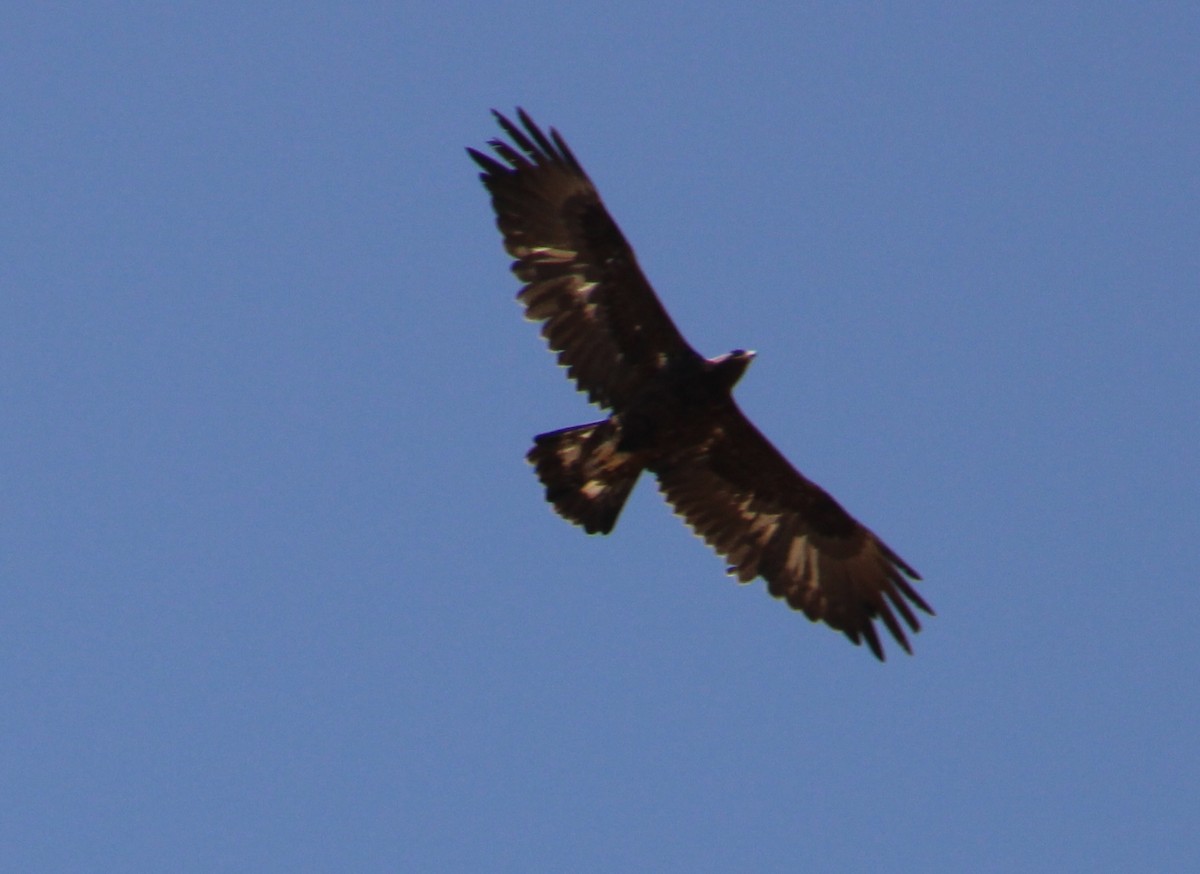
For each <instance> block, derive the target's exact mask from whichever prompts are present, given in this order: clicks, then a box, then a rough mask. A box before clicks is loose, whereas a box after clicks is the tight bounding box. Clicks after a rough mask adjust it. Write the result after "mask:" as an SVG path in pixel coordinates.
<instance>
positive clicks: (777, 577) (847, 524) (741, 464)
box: [653, 400, 933, 661]
mask: <svg viewBox="0 0 1200 874" xmlns="http://www.w3.org/2000/svg"><path fill="white" fill-rule="evenodd" d="M653 470H654V472H655V473H656V474H657V475H658V479H659V485H660V488H661V489H662V492H663V494H664V495H665V496H666V498H667V500H668V501H670V502H671V504H672V505H673V506H674V507H675V510H676V512H677V513H679V515H681V516H682V517H683V518H684V519H685V520H686V521H687V523H688V524H689V525H690V526H691V527H692V529H693V530H694V531H695V532H696V533H697V534H699V535H700V536H701V537H703V538H704V540H705V541H707V542H708V544H709V545H710V546H712V547H713V548H714V549H716V551H717V552H719V553H720V554H721V555H723V556H724V557H725V558H726V559H727V560H728V561H729V564H730V568H729V572H730V573H736V574H737V577H738V579H739V580H740V581H741V582H744V583H748V582H750V581H751V580H753V579H754V578H755V577H759V576H761V577H762V578H763V579H765V580H766V581H767V586H768V588H769V590H770V592H771V594H772V595H774V596H775V597H777V598H783V599H786V600H787V602H788V604H790V605H791V606H792V607H793V608H794V609H796V610H803V611H804V613H805V615H807V616H808V618H809V619H812V620H813V621H817V620H821V621H824V622H826V623H827V624H829V625H830V626H832V627H833V628H836V629H837V630H839V631H841V632H843V633H845V635H846V636H847V637H849V638H850V640H852V641H853V642H854V643H856V644H858V643H861V642H862V640H863V639H865V640H866V641H867V645H868V646H870V648H871V651H872V652H873V653H874V654H875V656H876V657H877V658H879V659H880V660H881V661H882V660H883V657H884V656H883V647H882V646H881V645H880V642H879V635H878V633H877V632H876V629H875V625H874V620H876V619H879V620H882V622H883V624H884V625H885V626H886V627H887V630H888V631H890V632H891V634H892V637H894V638H895V639H896V641H897V642H898V643H899V644H900V646H902V647H903V648H904V649H905V651H906V652H910V653H911V652H912V650H911V648H910V647H909V645H908V638H907V637H906V636H905V632H904V628H903V627H902V626H901V624H900V622H898V621H897V618H896V617H897V614H899V616H900V617H901V618H902V619H903V620H904V623H905V624H906V625H907V626H908V627H909V628H910V629H911V630H912V631H919V630H920V627H921V626H920V623H919V622H918V621H917V617H916V616H915V615H914V613H913V610H912V607H911V606H910V605H913V606H916V607H917V608H919V609H921V610H923V611H925V612H926V613H929V614H931V615H932V613H933V611H932V610H931V609H930V607H929V605H928V604H926V603H925V601H924V600H923V599H922V598H921V596H920V595H918V594H917V593H916V591H915V590H914V589H913V587H912V586H911V585H910V583H909V582H908V579H906V577H908V578H911V579H913V580H919V579H920V576H919V575H918V574H917V572H916V571H914V570H913V569H912V568H911V567H909V566H908V565H907V564H905V562H904V560H903V559H901V558H900V557H899V556H898V555H896V553H894V552H892V550H891V549H889V548H888V547H887V545H886V544H885V543H884V542H883V541H882V540H880V539H879V538H878V537H876V536H875V535H874V534H873V533H871V532H870V531H869V530H867V529H866V528H864V527H863V526H862V525H861V524H859V523H858V521H856V520H855V519H854V517H852V516H851V515H850V514H849V513H847V512H846V511H845V510H843V509H842V507H841V506H840V505H839V504H838V503H837V501H835V500H834V499H833V498H832V497H830V496H829V495H828V494H827V493H826V492H825V491H824V490H823V489H822V488H821V487H820V486H818V485H816V484H815V483H812V482H809V481H808V480H807V479H805V478H804V477H803V476H801V475H800V473H799V472H798V471H797V470H796V469H795V468H794V467H792V465H791V464H789V463H788V461H787V459H786V458H784V457H783V455H781V454H780V453H779V451H778V450H777V449H776V448H775V447H774V446H772V445H771V444H770V442H769V441H768V440H767V439H766V438H765V437H764V436H763V435H762V434H761V433H760V432H759V431H758V429H757V428H755V427H754V425H753V424H752V423H751V422H750V421H749V420H748V419H747V418H746V417H745V415H743V413H742V411H741V410H740V409H738V407H737V405H736V404H735V403H734V402H733V401H732V400H729V401H728V402H727V403H724V404H722V405H721V407H720V408H719V409H717V410H716V411H714V418H713V421H712V423H711V430H710V432H709V435H708V437H707V439H704V440H700V441H696V442H693V443H692V444H691V445H689V446H687V447H684V448H681V449H680V450H678V451H677V452H675V453H673V454H671V455H669V456H668V457H667V458H666V459H665V460H664V461H663V462H661V463H658V464H656V465H655V466H654V467H653Z"/></svg>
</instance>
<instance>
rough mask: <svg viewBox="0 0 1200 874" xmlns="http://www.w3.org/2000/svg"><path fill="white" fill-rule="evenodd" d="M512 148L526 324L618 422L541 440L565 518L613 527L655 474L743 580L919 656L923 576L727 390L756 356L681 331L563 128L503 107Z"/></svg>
mask: <svg viewBox="0 0 1200 874" xmlns="http://www.w3.org/2000/svg"><path fill="white" fill-rule="evenodd" d="M493 114H494V115H495V116H496V120H497V121H498V122H499V124H500V127H501V128H503V130H504V132H505V133H506V134H507V135H508V139H509V140H510V142H505V141H504V140H502V139H493V140H491V141H490V142H489V145H490V146H491V148H492V150H493V151H494V152H495V153H496V156H497V157H498V158H499V160H497V159H496V157H492V156H489V155H485V154H483V153H481V152H478V151H476V150H475V149H468V150H467V151H468V153H469V154H470V156H471V157H472V158H473V159H474V160H475V162H476V163H478V164H479V166H480V167H482V168H483V173H482V174H481V175H480V178H481V179H482V180H483V184H484V185H485V186H486V187H487V190H488V191H489V192H490V193H491V196H492V206H493V208H494V209H495V211H496V217H497V221H496V223H497V225H498V226H499V228H500V232H501V233H502V234H503V235H504V246H505V248H506V249H507V250H508V252H509V254H510V255H512V256H513V257H514V258H515V259H516V261H515V262H514V263H513V265H512V269H513V272H514V273H515V274H516V275H517V278H518V279H520V280H521V282H523V283H525V287H524V288H523V289H521V291H520V293H519V294H518V295H517V300H519V301H520V302H521V303H522V304H523V305H524V307H525V315H526V318H528V319H530V320H531V321H536V322H541V323H542V336H544V337H545V338H546V340H547V341H548V343H549V345H550V348H551V349H552V350H554V351H555V352H557V353H558V361H559V364H561V365H563V366H565V367H566V368H567V375H568V376H570V377H571V378H572V379H574V380H575V382H576V384H577V385H578V387H579V389H580V390H581V391H584V392H587V395H588V399H589V400H591V401H592V402H593V403H596V404H598V405H599V406H601V407H604V408H606V409H608V410H611V415H610V416H609V417H608V418H606V419H604V420H602V421H599V422H593V423H591V424H588V425H579V426H576V427H574V428H564V429H562V430H560V431H551V432H549V433H547V434H540V435H538V436H537V437H536V438H534V446H533V449H531V450H530V451H529V455H528V459H529V461H530V462H531V463H532V464H533V465H534V467H535V468H536V470H537V475H538V478H539V479H540V480H541V481H542V484H543V485H545V487H546V499H547V500H548V501H549V502H550V503H551V504H553V505H554V508H555V509H556V510H557V511H558V512H559V514H560V515H562V516H563V517H565V518H566V519H569V520H570V521H571V522H574V523H575V524H577V525H582V526H583V528H584V530H585V531H587V532H588V533H596V532H600V533H604V534H607V533H608V532H610V531H612V529H613V526H614V525H615V524H616V521H617V516H618V515H619V514H620V512H621V507H622V506H623V505H624V504H625V500H626V498H628V497H629V493H630V492H631V491H632V490H633V486H634V483H636V482H637V479H638V475H639V474H641V472H642V471H643V470H649V471H650V472H651V473H653V474H654V475H655V476H656V477H657V478H658V483H659V488H660V489H661V490H662V492H663V494H664V495H665V496H666V499H667V500H668V501H669V502H670V503H671V505H672V506H673V507H674V508H675V510H676V512H677V513H678V514H679V515H680V516H682V517H683V519H684V520H686V521H687V523H688V524H689V525H690V526H691V527H692V529H693V530H694V531H695V532H696V533H697V534H698V535H700V536H701V537H703V538H704V540H705V541H707V542H708V544H709V545H710V546H712V547H713V548H714V549H715V550H716V551H717V552H718V553H720V554H721V555H722V556H724V557H725V558H726V559H727V561H728V562H729V565H730V567H729V569H728V570H729V573H731V574H736V575H737V578H738V580H739V581H741V582H743V583H746V582H750V581H751V580H753V579H754V578H755V577H762V578H763V579H764V580H766V582H767V586H768V588H769V589H770V592H771V594H772V595H774V596H775V597H777V598H784V599H786V600H787V602H788V604H790V605H791V606H792V607H793V608H795V609H796V610H803V611H804V613H805V615H807V616H808V618H809V619H812V620H813V621H816V620H822V621H824V622H826V623H827V624H828V625H830V626H832V627H833V628H835V629H837V630H838V631H841V632H843V633H844V634H845V635H846V636H847V637H849V638H850V640H852V641H853V642H854V643H855V644H859V643H861V642H862V640H864V639H865V640H866V641H867V644H868V646H870V648H871V651H872V652H873V653H874V654H875V656H876V657H877V658H879V659H880V660H882V659H883V657H884V656H883V648H882V646H880V643H879V635H878V633H877V631H876V629H875V625H874V620H876V619H879V620H882V622H883V624H884V625H885V626H886V627H887V630H888V631H890V632H891V634H892V636H893V637H894V638H895V639H896V640H897V641H898V642H899V644H900V645H901V646H902V647H904V649H905V651H907V652H912V650H911V649H910V647H909V644H908V639H907V637H906V636H905V632H904V628H903V627H902V626H901V624H900V622H898V621H897V618H896V614H899V615H900V617H901V618H902V619H903V620H904V622H905V623H906V624H907V625H908V627H909V628H910V629H912V630H913V631H918V630H920V623H919V622H918V621H917V617H916V616H915V615H914V613H913V610H912V607H911V606H910V604H911V605H913V606H916V607H918V608H920V609H921V610H924V611H925V612H926V613H929V614H932V613H933V611H932V610H931V609H930V608H929V605H928V604H926V603H925V601H924V599H922V598H921V596H920V595H918V594H917V592H916V591H915V590H914V589H913V587H912V585H911V584H910V583H909V580H908V579H906V576H907V577H908V578H910V579H912V580H919V579H920V576H919V575H918V574H917V572H916V571H914V570H913V569H912V568H911V567H910V566H909V565H908V564H906V563H905V562H904V560H903V559H901V558H900V556H898V555H896V553H895V552H893V551H892V550H891V549H889V548H888V547H887V545H886V544H884V542H883V541H882V540H880V539H879V538H878V537H876V536H875V535H874V534H873V533H871V531H869V530H867V529H866V528H865V527H863V526H862V525H861V524H859V522H858V521H857V520H855V519H854V517H852V516H851V515H850V514H849V513H847V512H846V511H845V510H843V509H842V507H841V505H839V504H838V502H837V501H835V500H834V499H833V498H832V497H830V496H829V494H827V493H826V492H825V491H824V490H823V489H822V488H821V487H820V486H818V485H816V484H815V483H812V482H809V481H808V480H807V479H805V478H804V477H803V476H802V475H801V474H800V473H799V472H798V471H797V470H796V469H795V468H794V467H792V466H791V464H789V463H788V461H787V459H786V458H784V457H783V455H781V454H780V453H779V451H778V450H777V449H776V448H775V447H774V446H772V445H771V444H770V443H769V442H768V441H767V439H766V438H765V437H763V435H762V434H761V433H759V431H758V429H757V428H755V427H754V425H753V424H752V423H751V422H750V420H749V419H747V418H746V417H745V415H743V414H742V411H741V410H740V409H739V408H738V405H737V404H736V403H735V402H734V400H733V396H732V389H733V386H734V384H735V383H736V382H737V381H738V379H740V378H741V376H742V374H743V373H744V372H745V370H746V366H747V365H748V364H749V363H750V361H751V359H752V358H753V357H754V353H753V352H747V351H744V350H742V349H735V350H734V351H733V352H730V353H729V354H727V355H721V356H719V357H717V358H708V359H706V358H704V357H702V356H701V355H699V354H698V353H697V352H696V351H695V350H694V349H692V347H691V346H689V345H688V343H687V341H686V340H684V338H683V336H682V335H681V334H680V333H679V330H678V329H677V328H676V327H675V325H674V324H673V323H672V321H671V318H670V316H668V315H667V312H666V310H665V309H663V306H662V304H661V303H660V302H659V300H658V297H657V296H656V295H655V293H654V290H653V289H652V288H651V287H650V283H649V282H647V281H646V277H645V276H643V275H642V271H641V269H640V268H639V267H638V263H637V259H636V258H635V257H634V254H633V249H632V248H631V247H630V245H629V243H628V242H626V240H625V237H624V235H623V234H622V233H621V230H620V229H619V228H618V227H617V224H616V222H614V221H613V219H612V217H611V216H610V215H609V214H608V211H607V210H606V209H605V208H604V204H603V202H601V200H600V195H599V194H598V193H597V191H596V188H595V186H594V185H593V184H592V182H591V180H590V179H589V178H588V176H587V174H586V173H585V172H584V171H583V168H582V167H581V166H580V165H579V161H578V160H576V158H575V156H574V155H573V154H572V153H571V150H570V149H569V148H568V147H567V144H566V142H564V141H563V138H562V137H561V136H559V134H558V132H557V131H555V130H554V129H553V128H551V130H550V133H549V136H547V135H546V134H545V133H543V132H542V130H541V129H540V128H538V126H537V125H536V124H534V123H533V121H532V120H531V119H530V118H529V116H528V115H527V114H526V113H525V112H524V110H520V109H518V111H517V117H518V119H519V120H520V122H521V126H522V127H523V128H524V130H522V129H521V127H518V126H517V125H516V124H514V123H513V122H512V121H510V120H509V119H507V118H505V117H504V116H503V115H501V114H500V113H498V112H494V111H493Z"/></svg>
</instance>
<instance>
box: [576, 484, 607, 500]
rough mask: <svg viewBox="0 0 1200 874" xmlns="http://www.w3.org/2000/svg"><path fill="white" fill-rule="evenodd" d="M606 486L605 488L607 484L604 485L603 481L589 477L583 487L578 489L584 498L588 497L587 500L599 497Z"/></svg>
mask: <svg viewBox="0 0 1200 874" xmlns="http://www.w3.org/2000/svg"><path fill="white" fill-rule="evenodd" d="M606 488H607V486H606V485H605V483H604V482H603V481H602V480H598V479H591V480H588V481H587V482H586V483H584V484H583V488H581V489H580V491H581V492H582V493H583V496H584V497H585V498H588V499H589V500H593V499H595V498H597V497H599V496H600V495H602V494H604V490H605V489H606Z"/></svg>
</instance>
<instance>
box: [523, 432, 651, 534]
mask: <svg viewBox="0 0 1200 874" xmlns="http://www.w3.org/2000/svg"><path fill="white" fill-rule="evenodd" d="M620 443H621V429H620V426H618V425H617V424H616V423H615V422H613V421H612V420H611V419H605V420H604V421H602V422H592V423H591V424H590V425H577V426H575V427H574V428H563V429H561V430H559V431H550V432H549V433H547V434H539V435H538V436H537V437H535V438H533V448H532V449H530V450H529V454H528V455H527V456H526V458H527V459H528V460H529V462H530V463H531V464H533V466H534V467H535V468H536V469H537V475H538V479H540V480H541V481H542V485H544V486H545V487H546V500H547V501H549V502H550V503H551V504H553V505H554V509H555V510H557V511H558V514H559V515H560V516H562V517H563V518H564V519H568V520H570V521H571V522H574V523H575V524H576V525H582V526H583V529H584V530H585V531H587V533H588V534H595V533H597V532H599V533H601V534H607V533H608V532H610V531H612V529H613V526H614V525H616V524H617V516H619V515H620V513H621V508H622V507H623V506H625V499H626V498H628V497H629V493H630V492H631V491H633V486H634V484H635V483H636V482H637V478H638V475H639V474H640V473H641V472H642V464H641V463H640V462H639V461H638V460H637V459H636V458H635V457H634V455H633V454H632V453H629V452H622V451H621V450H620V449H619V448H618V447H619V446H620Z"/></svg>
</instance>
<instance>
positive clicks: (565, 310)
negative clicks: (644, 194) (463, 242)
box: [467, 110, 699, 407]
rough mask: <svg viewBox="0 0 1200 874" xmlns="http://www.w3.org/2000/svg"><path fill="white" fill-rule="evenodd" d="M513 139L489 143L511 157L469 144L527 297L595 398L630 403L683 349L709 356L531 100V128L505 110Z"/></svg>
mask: <svg viewBox="0 0 1200 874" xmlns="http://www.w3.org/2000/svg"><path fill="white" fill-rule="evenodd" d="M493 114H494V115H495V116H496V120H497V121H498V122H499V123H500V127H502V128H503V129H504V132H505V133H506V134H508V138H509V139H510V140H511V141H512V142H511V144H510V143H508V142H505V141H503V140H500V139H494V140H492V141H491V142H490V143H489V145H490V146H491V147H492V149H493V150H494V151H495V152H496V154H497V155H498V156H499V158H500V159H501V160H496V159H495V158H493V157H490V156H488V155H484V154H482V153H480V152H477V151H475V150H474V149H468V150H467V151H468V152H469V153H470V155H471V157H472V158H474V159H475V162H476V163H477V164H479V166H480V167H482V168H483V173H482V174H481V175H480V178H481V179H482V180H483V184H484V185H485V186H487V189H488V191H489V192H491V195H492V206H493V207H494V209H495V210H496V224H497V225H498V226H499V228H500V232H501V233H502V234H503V235H504V246H505V248H506V249H507V250H508V252H509V254H510V255H512V256H513V257H514V258H516V259H517V260H516V261H515V262H514V263H513V272H514V273H515V274H516V275H517V278H518V279H520V280H521V281H522V282H524V283H525V287H524V288H523V289H522V290H521V292H520V293H519V294H518V295H517V299H518V300H520V301H521V303H522V304H524V306H525V316H526V318H528V319H530V320H532V321H538V322H542V323H543V326H542V335H543V336H544V337H545V338H546V340H547V341H548V342H549V344H550V348H551V349H553V350H554V351H555V352H557V353H558V361H559V363H560V364H562V365H564V366H565V367H566V368H567V373H568V375H569V376H570V377H571V378H572V379H574V380H575V382H576V384H577V385H578V386H579V388H580V389H581V390H582V391H586V392H587V393H588V398H589V399H590V400H592V401H594V402H596V403H598V404H601V405H602V406H606V407H613V406H617V407H619V406H621V404H622V403H624V402H625V401H627V400H628V399H629V398H630V397H631V396H632V395H633V394H634V393H635V392H636V391H637V388H638V387H639V386H640V385H642V383H643V382H644V381H645V380H646V379H648V378H650V377H652V376H653V375H654V373H655V372H657V371H658V370H659V369H661V368H662V367H664V366H666V365H667V364H669V363H672V362H674V361H676V360H678V359H680V358H681V357H691V358H696V359H698V358H699V355H697V353H696V352H695V351H694V350H693V349H692V348H691V346H689V345H688V344H687V341H685V340H684V339H683V336H682V335H681V334H680V333H679V330H678V329H677V328H676V327H675V325H674V324H673V323H672V321H671V318H670V316H668V315H667V312H666V310H664V309H663V307H662V304H661V303H659V300H658V298H657V297H656V296H655V294H654V289H652V288H651V287H650V283H649V282H647V281H646V277H645V276H643V275H642V271H641V269H640V268H639V267H638V264H637V259H636V258H635V257H634V254H633V249H632V248H631V247H630V245H629V243H627V242H626V241H625V237H624V235H623V234H622V233H621V230H620V228H618V227H617V224H616V222H614V221H613V220H612V217H611V216H610V215H609V214H608V210H606V209H605V208H604V203H603V202H602V201H601V200H600V195H599V194H598V193H597V192H596V188H595V186H594V185H592V182H591V180H590V179H588V177H587V174H586V173H584V172H583V168H582V167H580V166H579V162H578V161H577V160H576V159H575V156H574V155H573V154H571V150H570V149H569V148H567V144H566V143H565V142H563V139H562V137H560V136H559V135H558V132H557V131H555V130H554V129H553V128H551V130H550V135H549V137H547V136H546V134H544V133H543V132H542V131H541V130H540V129H539V128H538V127H537V125H535V124H534V123H533V121H532V120H531V119H530V118H529V116H528V115H526V114H525V112H524V110H517V117H518V118H519V119H520V121H521V124H522V125H523V126H524V128H525V129H524V131H522V130H521V129H520V128H519V127H517V126H516V125H515V124H513V123H512V122H511V121H509V120H508V119H507V118H505V117H504V116H503V115H501V114H500V113H498V112H494V111H493Z"/></svg>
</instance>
